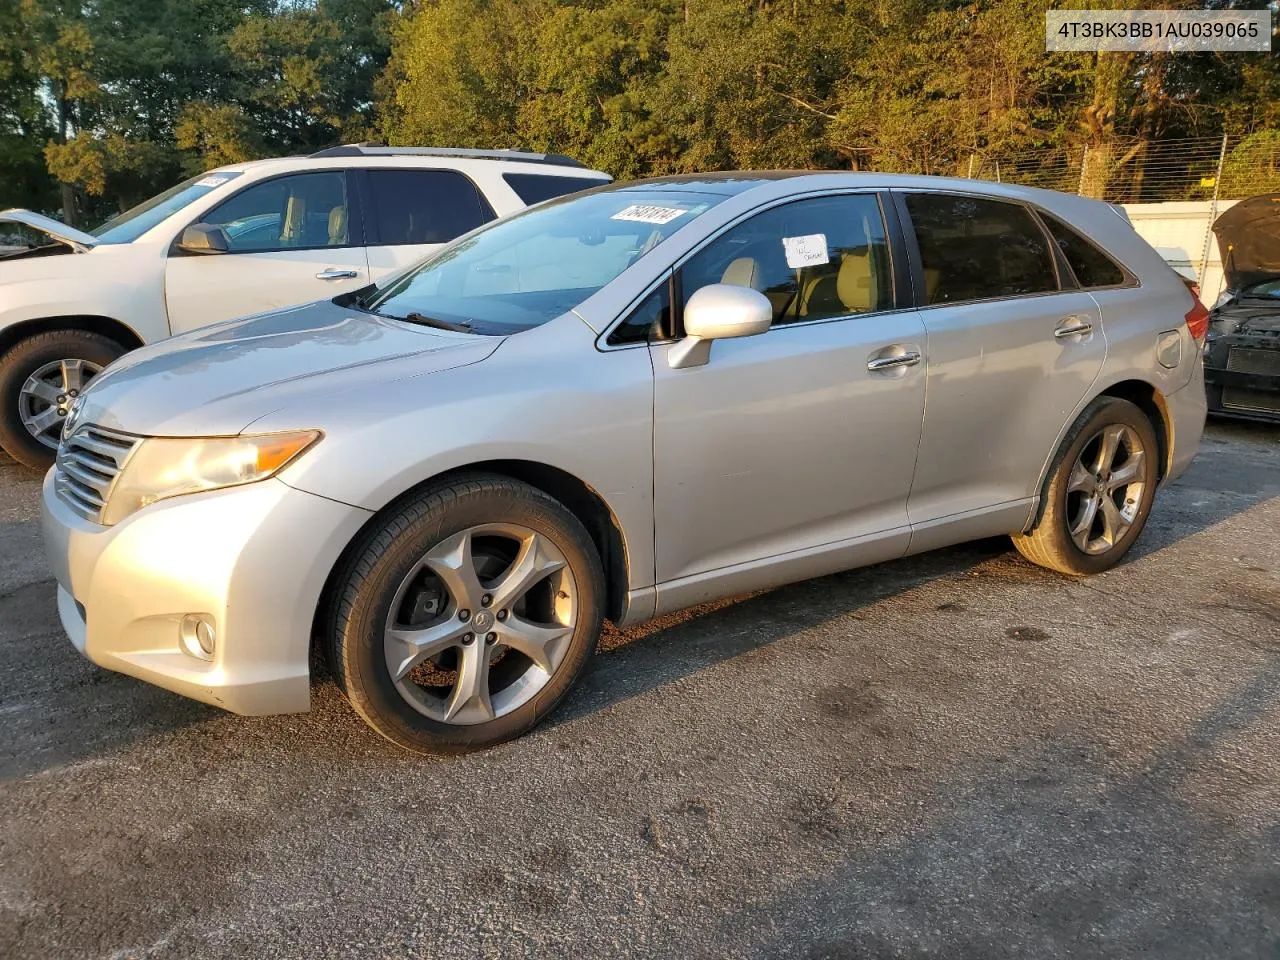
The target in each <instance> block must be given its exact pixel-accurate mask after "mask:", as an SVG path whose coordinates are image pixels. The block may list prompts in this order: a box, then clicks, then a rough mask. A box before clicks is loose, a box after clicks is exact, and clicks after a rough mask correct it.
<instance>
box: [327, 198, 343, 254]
mask: <svg viewBox="0 0 1280 960" xmlns="http://www.w3.org/2000/svg"><path fill="white" fill-rule="evenodd" d="M346 242H347V206H346V204H343V205H342V206H340V207H334V208H333V209H332V210H330V211H329V246H331V247H340V246H343V245H344V244H345V243H346Z"/></svg>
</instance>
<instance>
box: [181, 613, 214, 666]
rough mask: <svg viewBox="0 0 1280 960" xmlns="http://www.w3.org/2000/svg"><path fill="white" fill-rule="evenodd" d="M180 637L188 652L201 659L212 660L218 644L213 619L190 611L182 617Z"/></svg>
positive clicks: (183, 646)
mask: <svg viewBox="0 0 1280 960" xmlns="http://www.w3.org/2000/svg"><path fill="white" fill-rule="evenodd" d="M178 639H179V641H180V642H181V644H182V649H183V650H184V651H185V652H186V653H189V654H190V655H191V656H193V657H196V658H197V659H200V660H212V659H213V652H214V650H216V649H217V645H218V641H217V634H216V633H215V632H214V629H213V621H212V620H211V619H209V618H208V617H206V616H203V615H200V614H194V613H189V614H187V615H186V616H185V617H183V618H182V626H181V628H180V629H179V631H178Z"/></svg>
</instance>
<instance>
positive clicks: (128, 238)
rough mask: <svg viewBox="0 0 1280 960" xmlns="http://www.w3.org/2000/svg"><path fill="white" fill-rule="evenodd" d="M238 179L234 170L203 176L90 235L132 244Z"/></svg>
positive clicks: (99, 240)
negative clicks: (192, 204) (193, 203)
mask: <svg viewBox="0 0 1280 960" xmlns="http://www.w3.org/2000/svg"><path fill="white" fill-rule="evenodd" d="M238 176H240V174H239V173H237V172H236V171H233V170H222V171H219V172H216V173H202V174H200V176H198V177H192V178H191V179H190V180H184V181H182V183H180V184H178V185H177V186H176V187H170V188H169V189H168V190H166V191H165V192H164V193H161V194H157V195H156V196H154V197H152V198H151V199H150V200H146V201H143V202H142V203H140V204H138V205H137V206H136V207H134V208H132V209H131V210H126V211H125V212H124V213H122V214H120V216H118V217H112V218H111V219H110V220H108V221H107V222H106V223H104V224H103V225H102V226H100V227H96V228H95V229H93V230H90V231H89V232H90V233H92V234H93V235H94V236H95V237H97V238H98V242H99V243H132V242H133V241H134V240H137V239H138V238H139V237H140V236H142V235H143V234H144V233H146V232H147V231H148V230H150V229H151V228H152V227H154V226H155V225H156V224H157V223H159V222H160V221H161V220H163V219H165V218H166V217H168V216H171V215H172V214H175V213H177V212H178V211H179V210H181V209H182V208H183V207H185V206H187V204H189V203H191V202H192V201H194V200H199V199H200V198H201V197H203V196H204V195H205V194H206V193H208V192H209V191H210V190H216V189H217V188H218V187H220V186H222V185H223V184H224V183H226V182H227V181H228V180H232V179H234V178H236V177H238Z"/></svg>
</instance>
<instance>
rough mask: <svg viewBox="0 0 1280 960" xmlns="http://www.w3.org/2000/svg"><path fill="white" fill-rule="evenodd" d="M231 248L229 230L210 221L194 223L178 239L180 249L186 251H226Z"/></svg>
mask: <svg viewBox="0 0 1280 960" xmlns="http://www.w3.org/2000/svg"><path fill="white" fill-rule="evenodd" d="M230 248H231V244H230V243H228V242H227V232H226V231H225V230H223V229H222V228H221V227H215V226H213V225H212V224H208V223H193V224H192V225H191V226H189V227H187V229H185V230H183V231H182V236H181V237H180V238H179V239H178V249H179V250H183V251H185V252H186V253H226V252H227V251H228V250H229V249H230Z"/></svg>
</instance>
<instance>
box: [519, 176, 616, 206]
mask: <svg viewBox="0 0 1280 960" xmlns="http://www.w3.org/2000/svg"><path fill="white" fill-rule="evenodd" d="M502 179H503V180H505V181H506V182H507V186H509V187H510V188H511V189H512V190H514V191H515V192H516V196H517V197H519V198H520V199H521V200H522V201H524V203H525V205H526V206H530V207H531V206H533V205H534V204H535V203H541V202H542V201H543V200H550V199H552V198H553V197H563V196H564V195H565V194H566V193H577V192H578V191H579V190H590V189H591V188H592V187H601V186H604V185H605V184H606V183H608V182H609V181H608V180H601V179H600V178H598V177H552V176H545V175H543V174H540V173H504V174H503V175H502Z"/></svg>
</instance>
